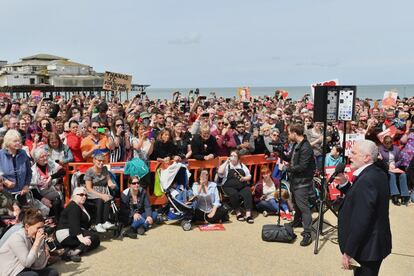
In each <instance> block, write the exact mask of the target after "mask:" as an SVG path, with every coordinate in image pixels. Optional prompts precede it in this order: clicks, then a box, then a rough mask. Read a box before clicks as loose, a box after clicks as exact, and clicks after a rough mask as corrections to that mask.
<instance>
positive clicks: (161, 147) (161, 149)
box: [150, 140, 178, 160]
mask: <svg viewBox="0 0 414 276" xmlns="http://www.w3.org/2000/svg"><path fill="white" fill-rule="evenodd" d="M177 154H178V152H177V147H176V146H175V145H174V143H173V142H172V141H168V142H167V143H164V142H161V141H158V140H157V141H155V143H154V150H153V152H152V154H151V156H150V159H151V160H157V158H166V157H170V158H173V157H174V156H176V155H177Z"/></svg>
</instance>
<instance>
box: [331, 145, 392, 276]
mask: <svg viewBox="0 0 414 276" xmlns="http://www.w3.org/2000/svg"><path fill="white" fill-rule="evenodd" d="M377 157H378V147H377V146H376V145H375V143H374V142H372V141H369V140H363V141H358V142H356V143H355V144H354V146H353V148H352V150H351V155H350V160H351V167H352V169H354V170H355V171H354V173H353V176H354V183H353V184H352V185H351V184H350V183H349V182H347V180H346V178H345V177H344V175H343V174H342V175H340V176H338V177H337V179H338V181H339V183H342V184H341V185H339V188H340V190H341V191H342V192H344V193H345V199H344V202H343V204H342V206H341V208H340V209H339V217H338V238H339V247H340V250H341V253H342V254H343V255H342V266H343V268H345V269H350V259H351V258H353V259H355V260H356V261H357V262H358V263H360V264H361V267H358V268H356V269H355V270H354V275H378V272H379V269H380V266H381V262H382V261H383V259H384V258H385V257H386V256H388V255H389V254H390V253H391V229H390V220H389V213H388V208H389V194H390V191H389V185H388V175H387V172H386V171H385V170H383V169H382V168H381V167H380V166H378V165H377V164H376V163H375V162H376V161H377Z"/></svg>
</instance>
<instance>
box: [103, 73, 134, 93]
mask: <svg viewBox="0 0 414 276" xmlns="http://www.w3.org/2000/svg"><path fill="white" fill-rule="evenodd" d="M131 83H132V76H130V75H125V74H120V73H113V72H108V71H106V72H105V77H104V82H103V89H104V90H108V91H115V92H121V91H122V92H127V91H130V90H131Z"/></svg>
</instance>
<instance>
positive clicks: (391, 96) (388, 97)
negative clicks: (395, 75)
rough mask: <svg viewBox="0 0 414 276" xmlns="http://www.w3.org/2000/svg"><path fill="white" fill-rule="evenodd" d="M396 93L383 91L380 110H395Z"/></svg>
mask: <svg viewBox="0 0 414 276" xmlns="http://www.w3.org/2000/svg"><path fill="white" fill-rule="evenodd" d="M397 97H398V93H397V92H395V91H385V92H384V98H383V99H382V108H384V109H388V108H395V107H396V106H397Z"/></svg>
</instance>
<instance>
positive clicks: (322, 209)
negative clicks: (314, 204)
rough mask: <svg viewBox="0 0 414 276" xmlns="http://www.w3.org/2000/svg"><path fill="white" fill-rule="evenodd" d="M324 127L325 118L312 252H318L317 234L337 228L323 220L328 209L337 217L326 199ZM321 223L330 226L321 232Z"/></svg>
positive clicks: (324, 126)
mask: <svg viewBox="0 0 414 276" xmlns="http://www.w3.org/2000/svg"><path fill="white" fill-rule="evenodd" d="M326 128H327V120H326V119H325V120H324V122H323V142H322V154H323V155H322V171H321V174H322V179H321V193H320V198H319V199H318V217H317V218H316V219H314V220H313V221H312V225H314V224H315V223H316V228H313V230H314V231H315V232H316V239H315V249H314V251H313V253H314V254H318V253H319V236H320V235H322V236H324V235H326V234H328V233H330V232H332V231H334V230H335V229H337V226H334V225H332V224H331V223H329V222H327V221H326V220H324V215H325V213H326V212H327V211H328V210H330V211H332V213H333V214H334V215H335V216H336V217H338V214H337V212H336V211H335V209H334V208H333V206H332V204H331V202H329V201H328V200H327V191H328V185H329V184H330V183H326V182H327V181H326V171H325V159H326ZM323 224H326V225H328V226H330V227H331V229H329V230H327V231H325V232H323V231H322V230H323Z"/></svg>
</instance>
